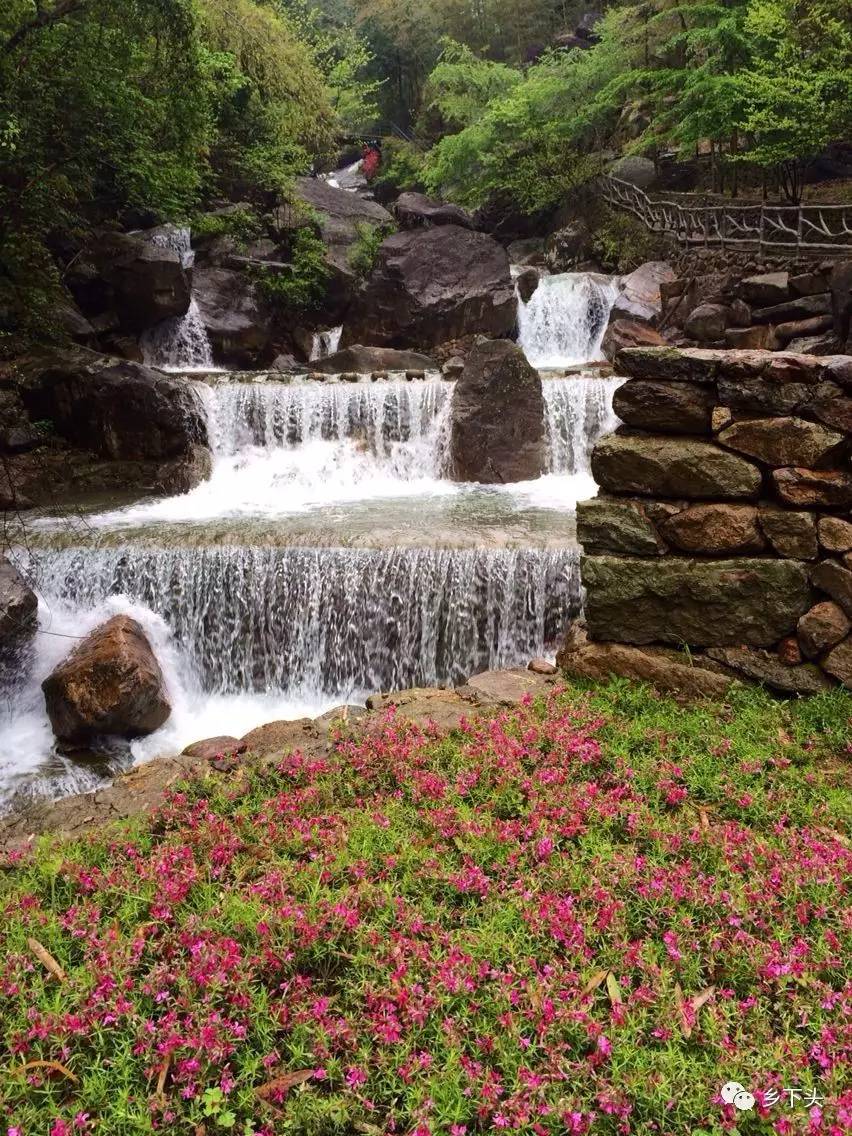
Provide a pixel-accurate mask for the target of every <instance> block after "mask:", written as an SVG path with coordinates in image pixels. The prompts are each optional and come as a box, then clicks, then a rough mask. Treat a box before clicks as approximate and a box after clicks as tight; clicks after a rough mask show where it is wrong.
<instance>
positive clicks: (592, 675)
mask: <svg viewBox="0 0 852 1136" xmlns="http://www.w3.org/2000/svg"><path fill="white" fill-rule="evenodd" d="M556 661H557V664H558V666H559V667H560V669H561V670H562V671H563V672H564V673H565V674H566V675H571V676H574V677H576V678H586V679H591V680H592V681H593V682H607V681H609V679H611V678H613V677H620V678H629V679H633V680H634V681H635V682H647V683H649V684H650V685H651V686H653V687H655V688H656V689H657V690H660V691H666V692H670V693H673V694H682V695H683V696H684V697H686V698H724V696H725V695H726V694H727V692H728V689H729V687H730V685H731V679H730V677H728V676H726V675H724V674H718V673H716V671H714V670H712V669H706V668H704V667H702V665H701V661H700V659H699V660H696V659H693V658H690V657H689V656H687V655H685V654H681V653H680V652H675V651H672V650H670V649H668V648H664V647H635V646H631V645H630V644H627V643H598V642H592V641H591V640H589V638H588V635H587V633H586V629H585V627H584V626H583V625H582V624H581V623H580V622H579V621H575V622H574V623H573V624H572V625H571V627H570V628H569V630H568V634H567V636H566V638H565V642H564V643H563V645H562V646H561V647H560V650H559V653H558V655H557V656H556Z"/></svg>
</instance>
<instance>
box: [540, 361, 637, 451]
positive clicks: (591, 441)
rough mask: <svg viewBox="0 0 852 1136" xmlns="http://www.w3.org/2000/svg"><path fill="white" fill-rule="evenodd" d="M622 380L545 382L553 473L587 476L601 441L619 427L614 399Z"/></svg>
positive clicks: (573, 379) (547, 434) (576, 378)
mask: <svg viewBox="0 0 852 1136" xmlns="http://www.w3.org/2000/svg"><path fill="white" fill-rule="evenodd" d="M623 381H624V380H623V379H598V378H586V377H584V376H577V377H574V378H570V379H545V381H544V382H543V384H542V388H543V391H544V414H545V428H546V436H547V447H548V459H549V461H548V468H549V471H550V473H570V474H577V473H588V472H589V470H590V467H591V457H592V449H593V448H594V445H595V442H596V441H597V440H598V438H600V437H602V436H603V435H604V434H608V433H610V432H611V431H612V430H614V429H615V428H616V426H617V425H618V418H617V417H616V416H615V414H614V413H613V409H612V396H613V394H614V393H615V391H616V390H617V388H618V387H620V386H621V384H622V382H623Z"/></svg>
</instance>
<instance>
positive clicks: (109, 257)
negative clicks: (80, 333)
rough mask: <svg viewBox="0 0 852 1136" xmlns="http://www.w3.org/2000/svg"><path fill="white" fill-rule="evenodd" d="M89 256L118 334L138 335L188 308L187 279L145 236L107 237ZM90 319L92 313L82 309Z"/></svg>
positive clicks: (172, 257)
mask: <svg viewBox="0 0 852 1136" xmlns="http://www.w3.org/2000/svg"><path fill="white" fill-rule="evenodd" d="M91 257H92V259H93V262H94V264H95V265H96V268H97V273H98V275H99V276H100V278H101V279H102V280H103V281H105V283H106V285H107V291H106V293H105V295H104V301H105V303H107V304H108V306H110V307H111V308H114V310H115V312H116V313H117V316H118V322H119V325H120V326H121V328H122V329H123V330H124V331H128V332H132V333H133V334H138V333H139V332H142V331H146V330H147V329H148V328H150V327H154V326H155V325H156V324H158V323H160V322H161V321H162V320H164V319H170V318H172V317H174V316H182V315H184V314H185V313H186V312H187V310H188V309H189V302H190V291H191V284H190V277H189V274H188V273H187V271H186V268H185V266H184V264H183V260H182V258H181V256H180V254H179V253H177V252H175V251H173V250H172V249H170V248H164V247H162V246H160V245H155V244H152V243H151V242H150V241H148V240H146V238H145V234H144V233H142V234H127V233H111V234H105V235H103V236H102V237H100V238H99V239H98V242H97V247H96V248H94V249H93V250H92V251H91ZM84 311H85V314H86V315H87V316H89V317H90V318H91V316H92V315H93V312H92V311H91V310H86V309H85V308H84Z"/></svg>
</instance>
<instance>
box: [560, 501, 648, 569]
mask: <svg viewBox="0 0 852 1136" xmlns="http://www.w3.org/2000/svg"><path fill="white" fill-rule="evenodd" d="M577 539H578V540H579V542H580V544H582V546H583V549H584V550H585V552H586V553H588V554H589V555H591V554H593V553H599V552H605V553H606V552H617V553H624V554H626V555H628V556H658V555H660V554H661V553H663V552H665V544H664V543H663V542H662V541H661V540H660V538H659V536H658V535H657V530H656V529H655V528H654V525H653V523H652V522H651V520H650V519H649V517H648V516H647V514H646V513H645V510H644V508H643V506H642V502H641V501H626V500H622V499H614V498H610V497H593V498H592V499H591V500H590V501H581V502H580V503H579V504H578V505H577Z"/></svg>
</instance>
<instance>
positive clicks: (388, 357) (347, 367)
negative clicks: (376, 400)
mask: <svg viewBox="0 0 852 1136" xmlns="http://www.w3.org/2000/svg"><path fill="white" fill-rule="evenodd" d="M311 369H312V370H314V371H318V372H319V373H320V374H323V375H340V374H342V373H343V372H344V371H354V372H355V373H357V374H359V375H369V374H371V373H372V372H373V371H437V370H440V368H439V366H438V363H437V361H436V360H435V359H433V358H432V357H431V356H430V355H421V354H420V353H419V352H417V351H397V350H396V349H395V348H393V347H364V346H362V345H361V344H360V343H356V344H353V345H352V347H344V348H343V350H342V351H335V353H334V354H333V355H327V356H326V357H325V359H317V360H315V361H314V362H313V363H311Z"/></svg>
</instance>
